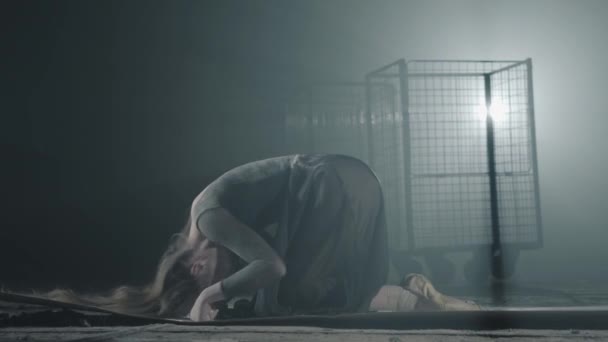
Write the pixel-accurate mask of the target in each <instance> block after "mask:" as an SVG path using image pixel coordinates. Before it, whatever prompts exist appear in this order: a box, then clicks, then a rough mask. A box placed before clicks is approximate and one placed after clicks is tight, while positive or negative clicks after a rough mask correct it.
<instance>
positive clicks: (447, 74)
mask: <svg viewBox="0 0 608 342" xmlns="http://www.w3.org/2000/svg"><path fill="white" fill-rule="evenodd" d="M485 75H486V74H485V73H483V72H466V73H465V72H463V73H457V72H443V73H422V72H413V73H410V74H408V77H484V76H485ZM374 77H376V78H397V77H399V73H390V74H377V75H374Z"/></svg>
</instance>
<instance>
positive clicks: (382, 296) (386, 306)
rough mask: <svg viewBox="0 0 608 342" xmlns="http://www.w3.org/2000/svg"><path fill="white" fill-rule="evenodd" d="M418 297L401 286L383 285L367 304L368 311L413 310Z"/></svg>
mask: <svg viewBox="0 0 608 342" xmlns="http://www.w3.org/2000/svg"><path fill="white" fill-rule="evenodd" d="M418 299H419V298H418V296H417V295H415V294H413V293H412V292H410V291H408V290H406V289H404V288H402V287H401V286H395V285H384V286H382V287H381V288H380V290H379V291H378V293H377V294H376V296H375V297H374V299H372V302H371V303H370V304H369V311H393V312H397V311H414V310H416V307H417V305H418Z"/></svg>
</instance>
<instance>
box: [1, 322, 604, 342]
mask: <svg viewBox="0 0 608 342" xmlns="http://www.w3.org/2000/svg"><path fill="white" fill-rule="evenodd" d="M500 340H509V341H548V342H553V341H566V340H567V341H583V340H585V341H588V340H593V341H604V340H605V341H608V331H606V330H600V331H598V330H493V331H471V330H408V331H394V330H357V329H349V330H342V329H327V328H311V327H249V326H248V327H244V326H229V327H213V326H177V325H172V324H154V325H146V326H140V327H94V328H93V327H91V328H70V327H67V328H4V329H0V342H4V341H62V342H63V341H116V342H118V341H141V342H143V341H175V342H179V341H184V342H186V341H188V342H190V341H214V342H236V341H239V342H258V341H260V342H261V341H264V342H274V341H282V342H290V341H292V342H299V341H352V342H375V341H382V342H400V341H408V342H419V341H420V342H422V341H500Z"/></svg>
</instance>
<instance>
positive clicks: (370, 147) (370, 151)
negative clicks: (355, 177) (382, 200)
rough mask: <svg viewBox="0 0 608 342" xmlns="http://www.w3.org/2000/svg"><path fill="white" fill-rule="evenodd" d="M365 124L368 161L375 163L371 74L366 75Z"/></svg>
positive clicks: (373, 166)
mask: <svg viewBox="0 0 608 342" xmlns="http://www.w3.org/2000/svg"><path fill="white" fill-rule="evenodd" d="M365 125H366V128H367V163H368V164H369V165H370V166H371V167H372V168H375V165H374V137H373V130H372V83H371V78H370V76H366V77H365Z"/></svg>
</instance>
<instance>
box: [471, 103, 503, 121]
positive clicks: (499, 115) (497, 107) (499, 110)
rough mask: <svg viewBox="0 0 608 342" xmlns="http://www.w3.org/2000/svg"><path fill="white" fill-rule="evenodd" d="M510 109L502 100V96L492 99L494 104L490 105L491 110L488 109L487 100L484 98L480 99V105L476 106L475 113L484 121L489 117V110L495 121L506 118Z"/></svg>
mask: <svg viewBox="0 0 608 342" xmlns="http://www.w3.org/2000/svg"><path fill="white" fill-rule="evenodd" d="M508 111H509V110H508V108H507V106H506V105H505V104H504V103H503V102H502V100H501V99H500V98H494V99H492V104H491V105H490V110H488V107H487V106H486V101H485V100H484V99H482V100H481V101H480V104H479V106H477V107H476V108H475V113H476V114H477V116H479V119H480V120H482V121H485V120H486V118H487V117H488V112H489V114H490V116H491V117H492V119H494V122H496V121H503V120H504V119H505V117H506V114H507V112H508Z"/></svg>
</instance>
